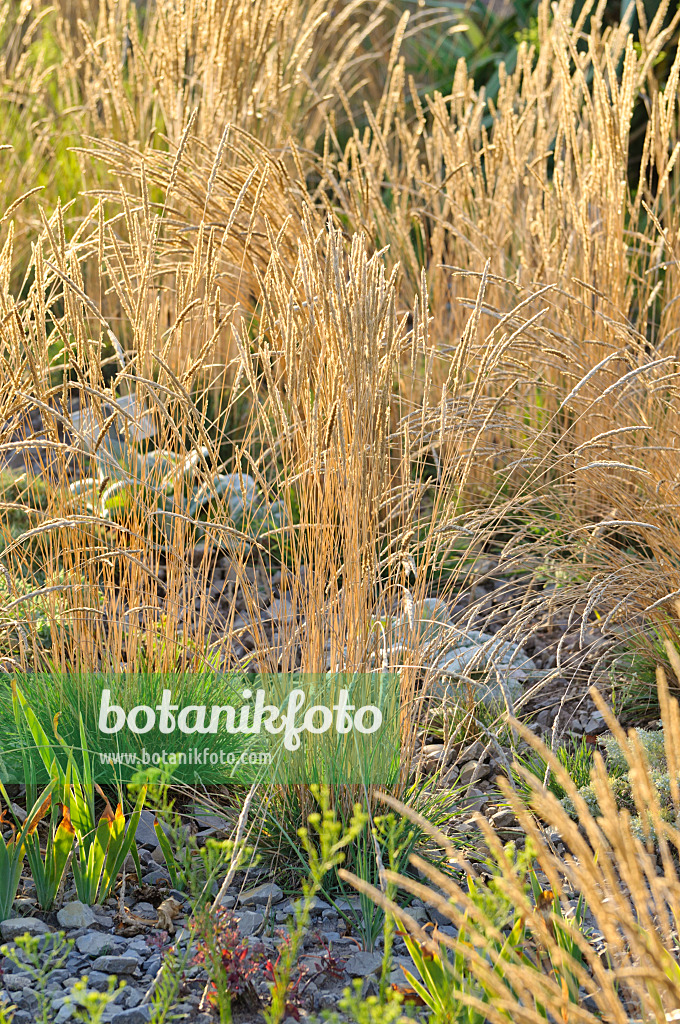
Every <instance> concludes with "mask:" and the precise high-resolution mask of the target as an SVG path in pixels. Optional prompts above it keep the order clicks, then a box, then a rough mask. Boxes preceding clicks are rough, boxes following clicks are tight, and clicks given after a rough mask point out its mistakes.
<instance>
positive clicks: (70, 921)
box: [57, 900, 97, 931]
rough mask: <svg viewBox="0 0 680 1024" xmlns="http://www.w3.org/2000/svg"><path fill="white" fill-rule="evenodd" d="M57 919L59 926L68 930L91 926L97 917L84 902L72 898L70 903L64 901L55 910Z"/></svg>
mask: <svg viewBox="0 0 680 1024" xmlns="http://www.w3.org/2000/svg"><path fill="white" fill-rule="evenodd" d="M57 921H58V922H59V926H60V927H61V928H65V929H66V931H69V930H70V929H73V928H91V927H92V925H93V924H96V923H97V918H96V917H95V916H94V914H93V912H92V910H91V909H90V907H88V906H87V905H86V904H85V903H81V902H80V900H73V901H72V902H71V903H65V904H64V906H63V907H62V908H61V910H59V911H58V912H57Z"/></svg>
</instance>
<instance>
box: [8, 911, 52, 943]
mask: <svg viewBox="0 0 680 1024" xmlns="http://www.w3.org/2000/svg"><path fill="white" fill-rule="evenodd" d="M51 930H52V929H51V928H48V926H47V925H46V924H45V922H44V921H41V920H40V919H39V918H37V917H9V918H8V919H7V920H6V921H0V935H2V937H3V939H5V941H6V942H11V941H12V940H13V939H16V938H18V937H19V935H25V934H26V932H28V934H29V935H48V934H49V933H50V932H51Z"/></svg>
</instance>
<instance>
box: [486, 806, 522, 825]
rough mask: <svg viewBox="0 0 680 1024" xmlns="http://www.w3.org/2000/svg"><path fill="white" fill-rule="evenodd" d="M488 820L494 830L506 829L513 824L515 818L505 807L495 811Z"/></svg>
mask: <svg viewBox="0 0 680 1024" xmlns="http://www.w3.org/2000/svg"><path fill="white" fill-rule="evenodd" d="M490 820H491V824H492V825H493V827H494V828H507V827H508V826H509V825H514V824H515V821H516V818H515V815H514V814H513V812H512V811H511V810H510V808H509V807H505V808H503V810H501V811H496V813H495V814H493V815H492V816H491V819H490Z"/></svg>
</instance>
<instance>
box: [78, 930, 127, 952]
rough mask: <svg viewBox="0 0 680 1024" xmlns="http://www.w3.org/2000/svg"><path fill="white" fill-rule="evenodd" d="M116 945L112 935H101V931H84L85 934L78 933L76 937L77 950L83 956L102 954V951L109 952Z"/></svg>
mask: <svg viewBox="0 0 680 1024" xmlns="http://www.w3.org/2000/svg"><path fill="white" fill-rule="evenodd" d="M116 945H117V943H116V940H115V938H114V936H113V935H102V933H101V932H86V933H85V935H80V936H79V937H78V938H77V939H76V947H77V949H78V952H79V953H82V954H83V955H84V956H102V955H103V954H104V953H111V952H113V950H114V949H115V948H116Z"/></svg>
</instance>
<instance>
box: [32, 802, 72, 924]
mask: <svg viewBox="0 0 680 1024" xmlns="http://www.w3.org/2000/svg"><path fill="white" fill-rule="evenodd" d="M48 811H51V813H50V821H49V822H48V826H47V836H46V839H45V851H44V853H43V851H42V849H41V843H40V836H39V834H38V830H37V826H38V822H39V821H40V820H41V818H42V815H43V814H45V815H46V814H47V813H48ZM40 812H41V814H40V817H38V818H36V819H34V822H33V826H32V828H31V829H30V830H29V833H28V835H27V837H26V858H27V860H28V864H29V867H30V869H31V877H32V879H33V882H34V884H35V890H36V898H37V900H38V906H39V907H40V908H41V910H51V909H52V907H53V905H54V901H55V899H56V898H57V893H58V892H59V887H60V886H61V882H62V878H63V877H64V872H65V870H66V866H67V864H68V862H69V857H70V855H71V851H72V850H73V844H74V841H75V830H74V828H73V825H72V824H71V822H70V820H69V818H68V812H66V814H64V812H63V810H62V811H61V812H60V807H59V805H57V804H55V803H54V802H53V800H52V797H51V795H49V796H47V797H46V798H45V800H44V801H43V803H42V804H41V807H40Z"/></svg>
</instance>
